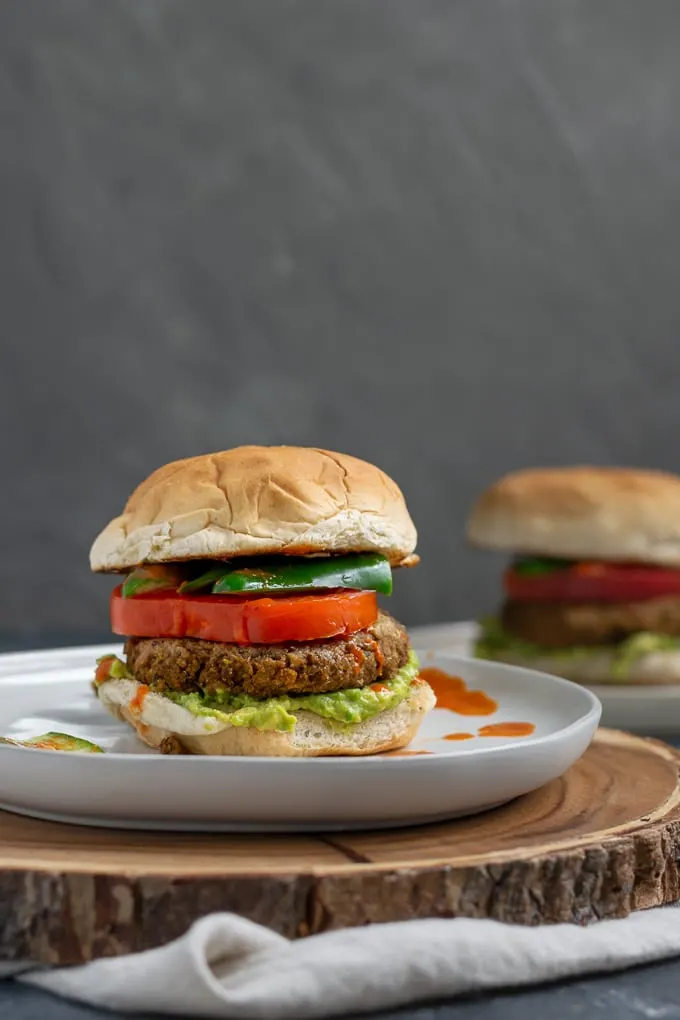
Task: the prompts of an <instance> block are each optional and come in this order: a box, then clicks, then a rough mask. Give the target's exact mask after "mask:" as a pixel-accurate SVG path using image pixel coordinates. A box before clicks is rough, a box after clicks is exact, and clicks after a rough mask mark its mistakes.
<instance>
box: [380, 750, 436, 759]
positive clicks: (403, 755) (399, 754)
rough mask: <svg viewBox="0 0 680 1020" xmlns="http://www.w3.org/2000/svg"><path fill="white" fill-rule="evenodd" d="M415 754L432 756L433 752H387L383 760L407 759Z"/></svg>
mask: <svg viewBox="0 0 680 1020" xmlns="http://www.w3.org/2000/svg"><path fill="white" fill-rule="evenodd" d="M414 754H432V751H386V752H385V754H384V755H383V758H406V757H411V756H412V755H414Z"/></svg>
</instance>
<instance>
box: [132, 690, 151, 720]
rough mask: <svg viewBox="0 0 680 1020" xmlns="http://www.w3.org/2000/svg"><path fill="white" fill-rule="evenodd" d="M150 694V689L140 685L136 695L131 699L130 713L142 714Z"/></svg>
mask: <svg viewBox="0 0 680 1020" xmlns="http://www.w3.org/2000/svg"><path fill="white" fill-rule="evenodd" d="M148 693H149V688H148V687H147V686H146V685H145V684H140V685H139V687H138V688H137V690H136V691H135V693H134V695H133V696H132V698H131V699H130V711H131V712H139V713H141V711H142V707H143V705H144V699H145V698H146V696H147V694H148Z"/></svg>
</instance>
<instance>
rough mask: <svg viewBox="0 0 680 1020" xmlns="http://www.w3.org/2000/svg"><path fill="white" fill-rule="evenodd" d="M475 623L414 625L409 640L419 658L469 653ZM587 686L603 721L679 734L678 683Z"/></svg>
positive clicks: (617, 726)
mask: <svg viewBox="0 0 680 1020" xmlns="http://www.w3.org/2000/svg"><path fill="white" fill-rule="evenodd" d="M477 632H478V627H477V624H476V623H472V622H471V621H465V622H462V623H437V624H433V625H432V626H429V627H413V628H411V629H410V630H409V633H410V635H411V640H412V642H413V645H414V647H415V648H416V649H418V651H419V654H420V656H421V658H424V657H425V656H426V655H427V654H428V653H434V652H437V653H439V652H447V653H449V654H453V655H472V648H473V645H474V642H475V638H476V636H477ZM589 690H591V691H592V692H593V694H595V695H596V696H597V697H598V698H599V700H600V702H601V703H602V720H601V722H602V725H603V726H611V727H612V728H613V729H619V730H630V731H631V732H632V733H642V734H646V735H648V736H649V735H652V736H665V737H669V736H670V735H676V736H678V737H680V684H677V685H671V686H664V685H659V686H652V685H645V686H637V687H633V686H630V687H628V686H626V685H619V684H593V685H591V686H590V687H589Z"/></svg>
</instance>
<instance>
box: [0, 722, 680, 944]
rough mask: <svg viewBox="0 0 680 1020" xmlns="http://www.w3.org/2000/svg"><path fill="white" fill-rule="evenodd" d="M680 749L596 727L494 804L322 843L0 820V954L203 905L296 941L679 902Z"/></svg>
mask: <svg viewBox="0 0 680 1020" xmlns="http://www.w3.org/2000/svg"><path fill="white" fill-rule="evenodd" d="M679 764H680V754H679V753H678V752H676V751H675V750H673V749H672V748H670V747H668V746H666V745H664V744H661V743H659V742H656V741H651V740H644V739H642V738H638V737H633V736H631V735H629V734H623V733H618V732H615V731H608V730H600V731H599V733H598V735H597V737H596V739H595V742H594V743H593V745H592V746H591V748H590V749H589V751H588V752H587V753H586V755H585V756H584V757H583V758H582V759H581V761H580V762H578V763H577V764H576V765H575V766H573V767H572V768H571V769H570V770H569V772H568V773H567V774H566V775H565V776H564V777H563V778H561V779H559V780H556V781H554V782H552V783H550V784H548V785H547V786H546V787H544V788H543V789H541V790H538V791H536V792H535V793H532V794H529V795H527V796H525V797H522V798H520V799H518V800H516V801H514V802H513V803H511V804H508V805H506V806H505V807H502V808H498V809H496V810H494V811H490V812H487V813H485V814H483V815H479V816H475V817H472V818H468V819H463V820H457V821H452V822H447V823H441V824H436V825H428V826H421V827H418V828H412V829H395V830H391V831H376V832H361V833H338V834H333V835H332V836H328V837H327V836H279V835H277V836H252V835H234V836H225V835H214V836H213V835H191V834H176V833H167V834H166V833H158V832H153V833H143V832H125V831H118V830H106V829H91V828H84V827H78V826H68V825H62V824H58V823H52V822H43V821H38V820H34V819H30V818H22V817H20V816H18V815H12V814H8V813H0V903H1V904H2V910H0V959H3V960H22V959H31V960H37V961H39V962H41V963H51V964H56V963H77V962H81V961H83V960H89V959H93V958H96V957H98V956H103V955H114V954H120V953H127V952H133V951H137V950H140V949H145V948H149V947H152V946H155V945H159V944H162V943H164V942H167V941H168V940H170V939H172V938H175V937H176V936H178V935H180V934H181V933H182V932H184V931H185V930H186V929H187V927H188V926H189V925H190V924H191V923H192V922H193V921H195V920H196V919H197V918H199V917H202V916H204V915H205V914H208V913H211V912H213V911H233V912H235V913H238V914H241V915H243V916H245V917H248V918H251V919H252V920H254V921H257V922H259V923H261V924H264V925H267V926H268V927H270V928H272V929H274V930H276V931H278V932H280V933H282V934H284V935H286V936H288V937H290V938H295V937H299V936H304V935H308V934H311V933H315V932H321V931H327V930H331V929H336V928H343V927H351V926H357V925H364V924H367V923H376V922H382V921H396V920H407V919H410V918H416V917H457V916H465V917H493V918H498V919H500V920H504V921H509V922H514V923H519V924H541V923H553V922H560V921H569V922H575V923H587V922H588V921H591V920H593V919H596V918H600V917H621V916H624V915H626V914H628V913H629V912H630V911H632V910H637V909H642V908H645V907H649V906H654V905H658V904H662V903H668V902H672V901H674V900H676V899H678V898H679V896H680V893H679V888H680V877H679V867H678V858H679V857H680V790H679V784H678V766H679Z"/></svg>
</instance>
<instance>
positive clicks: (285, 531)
mask: <svg viewBox="0 0 680 1020" xmlns="http://www.w3.org/2000/svg"><path fill="white" fill-rule="evenodd" d="M416 539H417V535H416V529H415V527H414V525H413V521H412V520H411V518H410V516H409V513H408V510H407V509H406V504H405V502H404V497H403V495H402V493H401V491H400V489H399V488H398V486H397V485H396V484H395V483H394V482H393V481H392V479H391V478H388V477H387V475H386V474H384V473H383V472H382V471H381V470H380V469H379V468H377V467H374V465H373V464H368V463H366V462H365V461H362V460H357V459H356V458H355V457H348V456H346V455H345V454H340V453H329V452H328V451H327V450H317V449H313V448H306V447H297V446H241V447H237V448H236V449H234V450H225V451H223V452H222V453H214V454H206V455H204V456H201V457H191V458H190V459H188V460H178V461H175V462H174V463H172V464H166V465H165V467H162V468H159V469H158V470H157V471H154V472H153V474H151V475H149V477H148V478H147V479H146V481H144V482H142V484H141V485H139V486H138V487H137V488H136V489H135V491H134V492H133V493H132V495H131V496H130V498H129V500H128V502H127V505H126V507H125V509H124V511H123V513H122V515H121V516H120V517H116V518H115V519H114V520H112V521H111V523H110V524H108V525H107V527H106V528H104V530H103V531H102V533H101V534H100V535H99V537H98V538H97V539H96V540H95V542H94V545H93V546H92V549H91V551H90V565H91V567H92V569H93V570H95V571H116V570H128V569H130V568H132V567H135V566H138V565H139V564H141V563H167V562H172V561H173V560H175V561H178V560H191V559H212V558H228V557H232V556H245V555H248V556H252V555H255V554H260V553H269V554H287V555H297V556H303V555H313V554H319V553H322V554H323V553H325V554H328V553H348V552H378V553H382V554H383V555H384V556H386V557H387V558H388V559H389V560H390V563H392V565H393V566H410V565H412V564H413V563H416V562H417V557H416V556H414V555H413V552H414V549H415V546H416Z"/></svg>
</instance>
